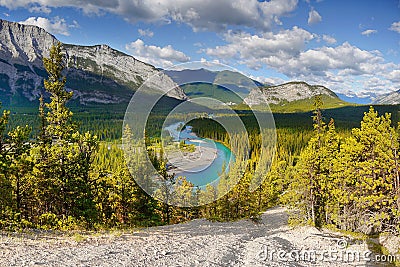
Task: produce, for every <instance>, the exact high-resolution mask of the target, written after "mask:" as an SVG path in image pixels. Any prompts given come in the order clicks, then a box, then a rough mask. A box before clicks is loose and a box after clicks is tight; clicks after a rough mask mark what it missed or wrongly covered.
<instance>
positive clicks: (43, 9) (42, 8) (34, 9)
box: [29, 5, 51, 14]
mask: <svg viewBox="0 0 400 267" xmlns="http://www.w3.org/2000/svg"><path fill="white" fill-rule="evenodd" d="M29 12H31V13H44V14H50V13H51V9H50V8H48V7H47V6H41V5H39V6H36V5H33V6H31V7H30V8H29Z"/></svg>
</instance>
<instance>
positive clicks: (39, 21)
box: [20, 17, 69, 36]
mask: <svg viewBox="0 0 400 267" xmlns="http://www.w3.org/2000/svg"><path fill="white" fill-rule="evenodd" d="M20 23H21V24H25V25H34V26H38V27H41V28H43V29H45V30H46V31H48V32H50V33H52V34H61V35H65V36H69V32H68V25H67V23H66V22H65V19H63V18H60V17H55V18H53V19H52V20H49V19H47V18H42V17H30V18H27V19H26V20H24V21H21V22H20Z"/></svg>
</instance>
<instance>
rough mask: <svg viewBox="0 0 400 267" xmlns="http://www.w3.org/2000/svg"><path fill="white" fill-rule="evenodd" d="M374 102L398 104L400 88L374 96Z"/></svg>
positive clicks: (399, 102)
mask: <svg viewBox="0 0 400 267" xmlns="http://www.w3.org/2000/svg"><path fill="white" fill-rule="evenodd" d="M373 103H374V104H386V105H387V104H389V105H398V104H400V90H398V91H395V92H392V93H389V94H385V95H381V96H378V97H376V98H375V99H374V100H373Z"/></svg>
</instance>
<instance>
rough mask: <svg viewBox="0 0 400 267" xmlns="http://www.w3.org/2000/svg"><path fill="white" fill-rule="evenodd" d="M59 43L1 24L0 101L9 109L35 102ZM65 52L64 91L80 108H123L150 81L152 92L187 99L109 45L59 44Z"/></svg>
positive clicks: (35, 32) (172, 85)
mask: <svg viewBox="0 0 400 267" xmlns="http://www.w3.org/2000/svg"><path fill="white" fill-rule="evenodd" d="M57 42H58V40H57V39H56V38H55V37H54V36H53V35H51V34H49V33H48V32H46V31H45V30H44V29H42V28H39V27H36V26H29V25H23V24H19V23H16V22H9V21H5V20H0V92H1V94H0V101H2V102H3V103H5V104H6V105H7V104H9V105H10V104H11V102H13V99H15V98H20V97H19V96H23V97H24V98H26V99H27V100H29V101H33V100H35V99H37V98H38V97H39V95H40V91H41V90H42V88H43V79H44V78H45V77H47V74H46V72H45V70H44V67H43V63H42V59H43V57H47V56H48V55H49V51H50V48H51V46H52V45H53V44H55V43H57ZM63 48H64V52H65V55H66V61H67V88H68V89H70V90H72V91H74V98H75V99H76V100H78V101H79V102H80V103H81V104H88V103H122V102H125V103H127V102H129V100H130V98H131V97H132V95H133V92H134V91H135V90H136V89H137V88H139V86H140V85H141V84H142V83H143V82H144V81H146V80H147V79H148V78H150V77H153V78H152V79H151V83H152V88H156V89H158V90H161V91H164V92H166V95H167V96H170V97H173V98H177V99H180V100H184V99H186V95H185V93H184V92H183V90H182V89H181V88H180V87H179V86H178V85H177V84H176V83H175V82H173V81H172V80H171V79H170V78H169V77H168V76H167V75H165V74H164V73H162V72H160V71H158V70H157V69H156V68H155V67H153V66H151V65H149V64H146V63H144V62H141V61H139V60H137V59H135V58H134V57H132V56H129V55H127V54H124V53H122V52H120V51H117V50H115V49H113V48H111V47H110V46H108V45H105V44H102V45H95V46H80V45H72V44H63ZM157 74H159V75H157ZM171 88H173V89H172V90H171V91H169V92H167V90H170V89H171ZM16 96H18V97H16ZM18 100H21V99H18ZM22 102H24V103H26V101H22Z"/></svg>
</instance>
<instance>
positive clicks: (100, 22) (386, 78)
mask: <svg viewBox="0 0 400 267" xmlns="http://www.w3.org/2000/svg"><path fill="white" fill-rule="evenodd" d="M0 18H2V19H6V20H10V21H16V22H22V23H25V24H32V25H37V26H40V27H43V28H45V29H46V30H47V31H49V32H51V33H52V34H54V35H55V36H56V37H57V38H58V39H59V40H60V41H62V42H64V43H73V44H80V45H95V44H108V45H110V46H111V47H113V48H115V49H118V50H121V51H123V52H126V53H128V54H130V55H132V56H134V57H136V58H138V59H140V60H143V61H145V62H148V63H150V64H153V65H155V66H157V67H162V68H168V67H170V66H172V65H174V64H179V63H184V62H188V61H204V60H206V61H215V62H220V63H224V64H227V65H230V66H232V67H234V68H237V69H239V70H240V71H242V72H243V73H245V74H246V75H249V76H251V77H252V78H256V79H257V80H259V81H263V82H270V83H274V84H279V83H282V82H285V81H292V80H303V81H306V82H308V83H311V84H322V85H325V86H327V87H328V88H330V89H332V90H334V91H335V92H339V93H345V94H347V95H358V96H366V95H370V94H383V93H387V92H390V91H394V90H400V1H399V0H381V1H377V0H375V1H369V0H363V1H356V0H355V1H345V0H335V1H333V0H270V1H260V0H259V1H257V0H191V1H189V0H187V1H185V0H158V1H156V0H141V1H124V0H107V1H104V0H95V1H82V0H63V1H61V0H33V1H26V0H0Z"/></svg>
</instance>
